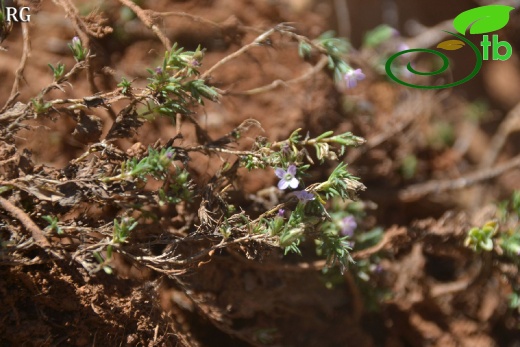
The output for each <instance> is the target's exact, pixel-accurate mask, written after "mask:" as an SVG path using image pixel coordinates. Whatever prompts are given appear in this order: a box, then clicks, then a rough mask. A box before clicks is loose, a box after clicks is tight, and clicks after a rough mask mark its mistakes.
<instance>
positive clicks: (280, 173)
mask: <svg viewBox="0 0 520 347" xmlns="http://www.w3.org/2000/svg"><path fill="white" fill-rule="evenodd" d="M274 174H275V175H276V176H277V177H278V178H283V177H284V176H285V170H284V169H281V168H278V169H275V170H274Z"/></svg>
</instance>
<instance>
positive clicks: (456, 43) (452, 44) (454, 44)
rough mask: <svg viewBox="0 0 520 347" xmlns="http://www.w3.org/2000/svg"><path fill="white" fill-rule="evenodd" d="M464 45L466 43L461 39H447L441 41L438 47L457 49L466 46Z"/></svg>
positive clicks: (450, 49) (449, 49)
mask: <svg viewBox="0 0 520 347" xmlns="http://www.w3.org/2000/svg"><path fill="white" fill-rule="evenodd" d="M464 45H465V43H464V42H463V41H461V40H447V41H443V42H441V43H439V44H438V45H437V48H441V49H444V50H447V51H456V50H457V49H460V48H462V47H464Z"/></svg>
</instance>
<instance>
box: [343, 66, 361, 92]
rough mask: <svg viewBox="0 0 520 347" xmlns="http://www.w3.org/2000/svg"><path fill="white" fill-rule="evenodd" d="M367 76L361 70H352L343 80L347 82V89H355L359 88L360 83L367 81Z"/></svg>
mask: <svg viewBox="0 0 520 347" xmlns="http://www.w3.org/2000/svg"><path fill="white" fill-rule="evenodd" d="M365 77H366V76H365V74H364V73H363V72H362V71H361V69H356V70H350V71H348V72H347V73H346V74H345V76H344V77H343V79H344V80H345V85H346V87H347V89H351V88H354V87H355V86H357V84H358V81H362V80H364V79H365Z"/></svg>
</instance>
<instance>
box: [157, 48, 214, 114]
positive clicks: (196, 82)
mask: <svg viewBox="0 0 520 347" xmlns="http://www.w3.org/2000/svg"><path fill="white" fill-rule="evenodd" d="M203 52H204V51H203V50H202V49H201V48H200V46H199V47H197V49H196V50H195V51H184V49H183V48H177V44H174V45H173V46H172V48H171V50H169V51H166V52H165V55H164V59H163V63H162V65H161V66H158V67H156V68H155V69H147V71H148V73H149V74H150V75H151V77H149V78H148V81H149V83H148V89H149V90H150V91H151V92H152V94H153V96H154V105H150V107H149V109H150V113H159V114H162V115H165V116H168V117H171V118H172V120H174V121H175V120H176V119H175V117H176V115H177V114H178V113H180V114H183V115H188V114H190V111H189V109H190V106H191V105H192V103H193V102H197V103H199V104H201V105H203V104H204V99H203V98H206V99H208V100H211V101H214V102H218V101H219V99H220V94H219V92H218V91H217V90H216V89H215V88H213V87H211V86H208V85H207V84H206V82H205V81H204V80H202V79H193V77H196V76H198V75H199V74H200V73H199V71H198V69H199V67H200V66H201V61H202V59H203V57H204V53H203Z"/></svg>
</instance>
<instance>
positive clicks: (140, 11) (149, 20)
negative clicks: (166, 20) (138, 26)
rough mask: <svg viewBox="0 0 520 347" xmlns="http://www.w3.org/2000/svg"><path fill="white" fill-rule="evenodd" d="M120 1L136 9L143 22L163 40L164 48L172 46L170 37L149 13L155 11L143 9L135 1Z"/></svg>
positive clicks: (135, 11)
mask: <svg viewBox="0 0 520 347" xmlns="http://www.w3.org/2000/svg"><path fill="white" fill-rule="evenodd" d="M119 2H120V3H122V4H123V5H125V6H127V7H128V8H129V9H131V10H132V11H134V13H135V14H136V15H137V17H138V18H139V19H140V20H141V22H143V24H144V25H146V27H148V28H149V29H151V30H152V31H153V32H154V33H155V35H156V36H157V37H158V38H159V40H161V42H162V44H163V46H164V48H166V49H167V50H168V49H170V48H171V47H172V44H171V42H170V39H169V38H167V37H166V35H165V34H164V33H163V32H162V31H161V29H159V27H158V26H157V25H156V24H155V23H154V21H153V19H152V17H151V16H150V14H149V13H155V12H149V11H145V10H143V9H142V8H141V7H139V6H138V5H136V4H135V3H134V2H133V1H130V0H119Z"/></svg>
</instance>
